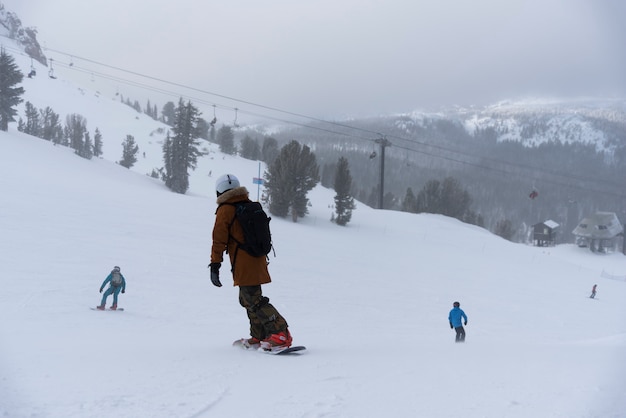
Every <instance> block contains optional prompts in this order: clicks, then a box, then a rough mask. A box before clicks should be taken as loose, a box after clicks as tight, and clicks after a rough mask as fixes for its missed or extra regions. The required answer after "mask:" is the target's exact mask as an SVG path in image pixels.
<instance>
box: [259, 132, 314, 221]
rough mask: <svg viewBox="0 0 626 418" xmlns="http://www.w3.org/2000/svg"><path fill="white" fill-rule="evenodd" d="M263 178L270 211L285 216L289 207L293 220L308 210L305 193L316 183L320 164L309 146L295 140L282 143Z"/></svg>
mask: <svg viewBox="0 0 626 418" xmlns="http://www.w3.org/2000/svg"><path fill="white" fill-rule="evenodd" d="M265 177H266V178H267V181H266V183H265V187H266V191H267V196H268V200H269V202H270V206H269V210H270V213H272V214H273V215H276V216H281V217H286V216H287V214H288V213H289V211H290V210H291V218H292V220H293V221H294V222H297V220H298V217H303V216H305V215H306V214H307V213H308V209H307V206H308V203H309V200H308V199H307V197H306V195H307V193H308V192H309V190H311V189H313V187H315V185H316V184H317V183H318V182H319V167H318V165H317V161H316V158H315V154H313V153H312V152H311V150H310V148H309V147H308V146H306V145H305V146H301V145H300V143H299V142H298V141H295V140H294V141H291V142H290V143H288V144H287V145H285V146H284V147H283V148H282V149H281V150H280V154H279V155H278V157H277V158H276V159H275V160H274V162H273V163H272V164H271V165H270V166H269V167H268V171H267V172H266V173H265Z"/></svg>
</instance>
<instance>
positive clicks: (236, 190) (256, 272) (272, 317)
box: [209, 174, 292, 351]
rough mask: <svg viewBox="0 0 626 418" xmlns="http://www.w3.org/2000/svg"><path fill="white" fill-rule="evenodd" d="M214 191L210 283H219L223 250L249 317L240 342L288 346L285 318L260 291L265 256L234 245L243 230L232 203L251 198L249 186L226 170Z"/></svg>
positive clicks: (241, 238) (266, 275)
mask: <svg viewBox="0 0 626 418" xmlns="http://www.w3.org/2000/svg"><path fill="white" fill-rule="evenodd" d="M215 192H216V194H217V204H218V207H217V210H216V211H215V225H214V227H213V244H212V246H211V264H209V268H210V269H211V283H213V285H215V286H217V287H221V286H222V283H221V282H220V278H219V272H220V267H221V265H222V262H223V254H224V251H226V253H227V254H228V256H229V258H230V265H231V272H232V275H233V281H234V285H235V286H239V304H240V305H241V306H242V307H244V308H245V309H246V312H247V315H248V319H249V321H250V338H243V339H242V340H241V344H242V345H244V346H245V347H246V348H259V347H260V348H262V349H264V350H268V351H269V350H272V348H276V347H290V346H291V342H292V338H291V334H290V333H289V330H288V329H287V321H286V320H285V318H283V317H282V315H281V314H280V313H278V311H277V310H276V308H274V306H273V305H272V304H271V303H270V300H269V298H268V297H266V296H263V294H262V291H261V285H263V284H267V283H270V282H271V281H272V280H271V278H270V274H269V271H268V269H267V264H268V263H267V258H266V257H265V256H260V257H253V256H252V255H250V254H248V253H247V252H246V251H245V250H243V249H239V248H238V247H237V246H238V244H237V241H238V242H244V234H243V229H242V227H241V225H240V223H239V221H238V220H237V219H236V218H235V210H236V208H235V206H234V205H232V203H238V202H250V199H249V198H248V190H247V189H246V188H245V187H243V186H240V184H239V180H238V179H237V177H235V176H234V175H232V174H225V175H223V176H221V177H219V178H218V179H217V181H216V182H215ZM229 203H230V204H229Z"/></svg>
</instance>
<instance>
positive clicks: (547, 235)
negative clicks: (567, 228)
mask: <svg viewBox="0 0 626 418" xmlns="http://www.w3.org/2000/svg"><path fill="white" fill-rule="evenodd" d="M558 228H559V224H558V223H556V222H554V221H551V220H547V221H545V222H541V223H538V224H535V225H533V245H534V246H535V247H554V245H555V244H556V234H557V229H558Z"/></svg>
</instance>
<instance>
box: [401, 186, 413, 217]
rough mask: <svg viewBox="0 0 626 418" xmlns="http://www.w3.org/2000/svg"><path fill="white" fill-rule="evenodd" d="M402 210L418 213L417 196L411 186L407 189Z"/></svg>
mask: <svg viewBox="0 0 626 418" xmlns="http://www.w3.org/2000/svg"><path fill="white" fill-rule="evenodd" d="M401 210H402V212H410V213H417V198H416V197H415V194H414V193H413V189H412V188H410V187H409V188H408V189H406V195H405V196H404V200H403V201H402V207H401Z"/></svg>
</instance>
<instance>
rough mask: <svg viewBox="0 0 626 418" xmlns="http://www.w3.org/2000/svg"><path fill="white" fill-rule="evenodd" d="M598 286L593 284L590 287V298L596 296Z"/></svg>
mask: <svg viewBox="0 0 626 418" xmlns="http://www.w3.org/2000/svg"><path fill="white" fill-rule="evenodd" d="M597 287H598V285H597V284H594V285H593V287H592V288H591V296H589V297H590V298H591V299H594V298H595V297H596V288H597Z"/></svg>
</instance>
